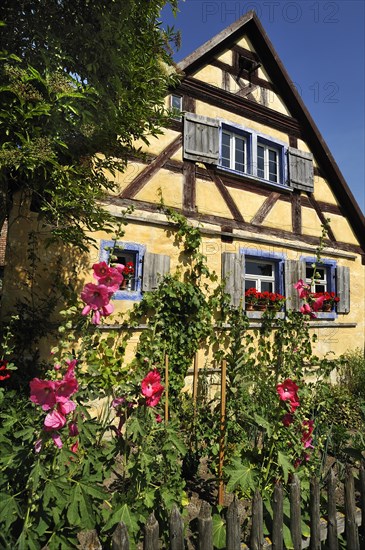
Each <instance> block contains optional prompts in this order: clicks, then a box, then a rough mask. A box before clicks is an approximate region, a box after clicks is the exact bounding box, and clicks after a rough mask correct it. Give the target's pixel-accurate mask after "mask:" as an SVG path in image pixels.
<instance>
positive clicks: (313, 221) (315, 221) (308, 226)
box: [302, 206, 322, 237]
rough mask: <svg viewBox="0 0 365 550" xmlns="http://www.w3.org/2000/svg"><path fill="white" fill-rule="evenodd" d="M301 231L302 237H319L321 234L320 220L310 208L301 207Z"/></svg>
mask: <svg viewBox="0 0 365 550" xmlns="http://www.w3.org/2000/svg"><path fill="white" fill-rule="evenodd" d="M302 231H303V235H312V236H313V237H320V236H321V234H322V227H321V220H320V219H319V218H318V216H317V213H316V211H315V210H313V209H312V208H306V207H305V206H302Z"/></svg>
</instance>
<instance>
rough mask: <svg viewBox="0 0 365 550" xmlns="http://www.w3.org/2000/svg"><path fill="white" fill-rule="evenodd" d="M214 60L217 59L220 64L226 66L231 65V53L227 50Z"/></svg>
mask: <svg viewBox="0 0 365 550" xmlns="http://www.w3.org/2000/svg"><path fill="white" fill-rule="evenodd" d="M216 59H218V61H222V63H227V65H232V51H231V50H227V51H226V52H223V53H222V54H221V55H218V56H217V58H216Z"/></svg>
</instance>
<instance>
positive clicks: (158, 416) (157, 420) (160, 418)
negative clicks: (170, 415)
mask: <svg viewBox="0 0 365 550" xmlns="http://www.w3.org/2000/svg"><path fill="white" fill-rule="evenodd" d="M155 418H156V422H158V423H160V422H162V416H161V415H160V414H156V417H155Z"/></svg>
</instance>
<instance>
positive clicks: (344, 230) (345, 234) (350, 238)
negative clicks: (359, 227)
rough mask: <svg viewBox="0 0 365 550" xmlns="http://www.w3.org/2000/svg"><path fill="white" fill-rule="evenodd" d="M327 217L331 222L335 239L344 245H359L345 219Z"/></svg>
mask: <svg viewBox="0 0 365 550" xmlns="http://www.w3.org/2000/svg"><path fill="white" fill-rule="evenodd" d="M327 217H329V218H330V220H331V228H332V231H333V233H334V235H335V238H336V239H338V240H339V241H341V242H345V243H350V244H356V245H358V244H359V242H358V240H357V238H356V236H355V234H354V232H353V231H352V229H351V226H350V224H349V222H348V221H347V219H346V218H344V217H343V216H337V215H336V214H328V216H327Z"/></svg>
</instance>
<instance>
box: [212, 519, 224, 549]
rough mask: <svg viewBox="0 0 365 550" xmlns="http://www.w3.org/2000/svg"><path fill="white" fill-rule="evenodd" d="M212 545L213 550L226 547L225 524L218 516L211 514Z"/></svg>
mask: <svg viewBox="0 0 365 550" xmlns="http://www.w3.org/2000/svg"><path fill="white" fill-rule="evenodd" d="M212 520H213V544H214V547H215V548H218V549H221V548H225V547H226V524H225V522H224V520H223V519H222V518H221V516H220V515H219V514H213V518H212Z"/></svg>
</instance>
